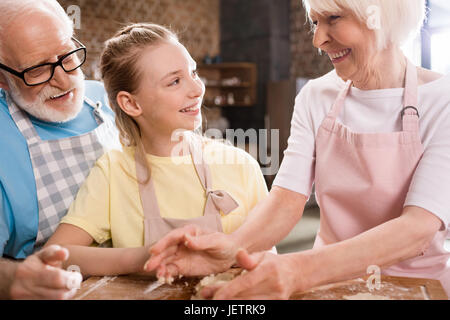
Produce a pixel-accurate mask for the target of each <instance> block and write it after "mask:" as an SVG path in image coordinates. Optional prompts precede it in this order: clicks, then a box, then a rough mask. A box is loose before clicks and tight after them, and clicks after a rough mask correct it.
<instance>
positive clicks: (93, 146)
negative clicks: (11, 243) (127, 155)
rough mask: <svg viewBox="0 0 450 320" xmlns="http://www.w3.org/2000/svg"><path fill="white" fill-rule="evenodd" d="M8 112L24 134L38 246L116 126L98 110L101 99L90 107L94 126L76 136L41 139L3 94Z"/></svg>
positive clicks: (113, 141)
mask: <svg viewBox="0 0 450 320" xmlns="http://www.w3.org/2000/svg"><path fill="white" fill-rule="evenodd" d="M6 99H7V102H8V108H9V112H10V114H11V117H12V119H13V120H14V122H15V123H16V126H17V127H18V129H19V130H20V132H21V133H22V135H23V136H24V137H25V139H26V141H27V145H28V150H29V154H30V158H31V163H32V166H33V173H34V178H35V181H36V192H37V200H38V207H39V227H38V234H37V238H36V243H35V246H34V250H35V251H37V250H39V249H40V248H41V247H42V246H43V245H44V244H45V242H46V241H47V240H48V238H49V237H50V236H51V235H52V234H53V232H54V231H55V230H56V227H57V226H58V223H59V221H60V220H61V218H62V217H63V216H64V215H66V213H67V210H68V208H69V206H70V204H71V203H72V201H73V200H74V198H75V196H76V194H77V192H78V189H79V188H80V186H81V184H82V183H83V182H84V180H85V179H86V177H87V175H88V174H89V171H90V169H91V168H92V167H93V165H94V164H95V162H96V161H97V159H98V158H99V157H100V156H101V155H103V154H104V153H105V152H106V151H107V150H108V149H109V148H111V147H116V146H117V141H118V135H117V129H115V126H114V123H113V120H112V119H110V117H106V116H105V115H104V114H103V112H102V110H101V102H97V103H93V102H92V101H91V100H89V99H87V98H85V102H86V103H87V104H88V105H89V106H91V107H92V109H93V113H94V115H95V119H96V121H97V123H98V126H97V128H96V129H94V130H92V131H91V132H88V133H85V134H83V135H80V136H75V137H69V138H63V139H58V140H47V141H43V140H41V138H40V137H39V135H38V133H37V132H36V129H35V128H34V126H33V124H32V123H31V121H30V119H29V117H28V115H27V113H26V112H24V111H22V110H21V109H20V108H18V107H17V105H16V104H15V103H14V102H13V101H12V100H11V98H10V97H9V96H8V95H6Z"/></svg>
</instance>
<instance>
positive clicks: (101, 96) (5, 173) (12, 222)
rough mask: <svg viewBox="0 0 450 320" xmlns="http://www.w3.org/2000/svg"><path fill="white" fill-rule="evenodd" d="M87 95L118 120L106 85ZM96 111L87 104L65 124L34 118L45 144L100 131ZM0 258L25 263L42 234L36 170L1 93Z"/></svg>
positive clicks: (91, 84)
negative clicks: (109, 104)
mask: <svg viewBox="0 0 450 320" xmlns="http://www.w3.org/2000/svg"><path fill="white" fill-rule="evenodd" d="M85 83H86V91H85V95H86V97H88V98H89V99H91V100H92V101H94V102H96V101H101V102H102V104H103V110H104V111H105V113H106V114H108V115H110V116H112V117H113V116H114V114H113V112H112V111H111V109H110V108H109V107H105V106H107V102H106V94H105V90H104V88H103V85H102V84H101V83H100V82H97V81H89V80H87V81H86V82H85ZM92 111H93V109H92V108H91V107H90V106H89V105H88V104H86V103H84V105H83V109H82V110H81V111H80V113H79V114H78V116H77V117H76V118H75V119H73V120H71V121H68V122H65V123H49V122H45V121H41V120H39V119H36V118H34V117H32V116H30V119H31V122H32V123H33V125H34V127H35V128H36V131H37V133H38V135H39V137H40V138H41V139H42V140H56V139H63V138H67V137H72V136H77V135H81V134H84V133H87V132H89V131H92V130H94V129H95V128H96V127H97V122H96V120H95V117H94V114H93V112H92ZM0 134H1V137H0V257H1V256H4V255H6V256H9V257H11V258H15V259H24V258H26V257H27V256H28V255H30V254H32V253H33V247H34V243H35V240H36V236H37V232H38V221H39V211H38V200H37V195H36V183H35V179H34V173H33V167H32V165H31V159H30V156H29V153H28V146H27V143H26V140H25V138H24V137H23V136H22V134H21V133H20V131H19V129H18V128H17V127H16V124H15V123H14V121H13V120H12V118H11V115H10V114H9V110H8V106H7V104H6V101H5V98H4V92H3V90H1V89H0Z"/></svg>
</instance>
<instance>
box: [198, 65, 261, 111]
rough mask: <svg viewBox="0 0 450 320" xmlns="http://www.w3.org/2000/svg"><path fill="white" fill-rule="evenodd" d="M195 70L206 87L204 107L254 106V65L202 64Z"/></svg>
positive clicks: (255, 74)
mask: <svg viewBox="0 0 450 320" xmlns="http://www.w3.org/2000/svg"><path fill="white" fill-rule="evenodd" d="M197 69H198V72H199V75H200V77H201V78H202V79H203V80H204V82H205V86H206V93H205V99H204V101H205V105H206V106H208V107H214V106H219V107H232V106H240V107H241V106H242V107H251V106H254V105H255V104H256V82H257V70H256V65H255V64H254V63H249V62H225V63H217V64H202V65H199V66H198V67H197ZM230 101H231V102H233V103H230Z"/></svg>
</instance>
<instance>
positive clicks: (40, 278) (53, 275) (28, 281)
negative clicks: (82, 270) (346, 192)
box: [10, 245, 82, 300]
mask: <svg viewBox="0 0 450 320" xmlns="http://www.w3.org/2000/svg"><path fill="white" fill-rule="evenodd" d="M68 257H69V251H67V249H65V248H61V247H60V246H58V245H51V246H48V247H46V248H44V249H42V250H41V251H39V252H37V253H35V254H33V255H31V256H29V257H28V258H27V259H25V260H24V261H23V262H21V263H18V264H17V267H16V271H15V274H14V280H13V281H12V283H11V288H10V296H11V298H12V299H53V300H61V299H69V298H71V297H73V296H74V295H75V293H76V288H78V287H79V285H80V283H81V281H82V277H81V274H79V273H75V272H70V271H65V270H62V269H61V266H62V263H63V261H65V260H67V258H68Z"/></svg>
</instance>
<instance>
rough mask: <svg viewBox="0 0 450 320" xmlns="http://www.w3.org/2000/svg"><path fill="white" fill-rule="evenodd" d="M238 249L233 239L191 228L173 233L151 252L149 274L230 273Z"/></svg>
mask: <svg viewBox="0 0 450 320" xmlns="http://www.w3.org/2000/svg"><path fill="white" fill-rule="evenodd" d="M237 249H238V248H237V247H236V246H235V244H234V243H233V242H232V241H231V239H230V237H229V236H227V235H225V234H223V233H221V232H213V233H210V232H208V231H205V230H201V229H200V228H199V227H198V226H195V225H189V226H186V227H183V228H179V229H176V230H173V231H172V232H170V233H169V234H167V235H166V236H165V237H164V238H163V239H161V240H160V241H159V242H158V243H156V244H155V245H154V246H153V247H152V248H151V249H150V254H151V257H150V259H149V260H148V261H147V262H146V264H145V266H144V270H145V271H152V270H156V271H157V276H158V277H164V278H168V277H175V276H178V275H183V276H200V275H209V274H212V273H218V272H223V271H225V270H228V269H229V268H230V267H231V266H232V265H233V263H234V262H235V256H236V253H237Z"/></svg>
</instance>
